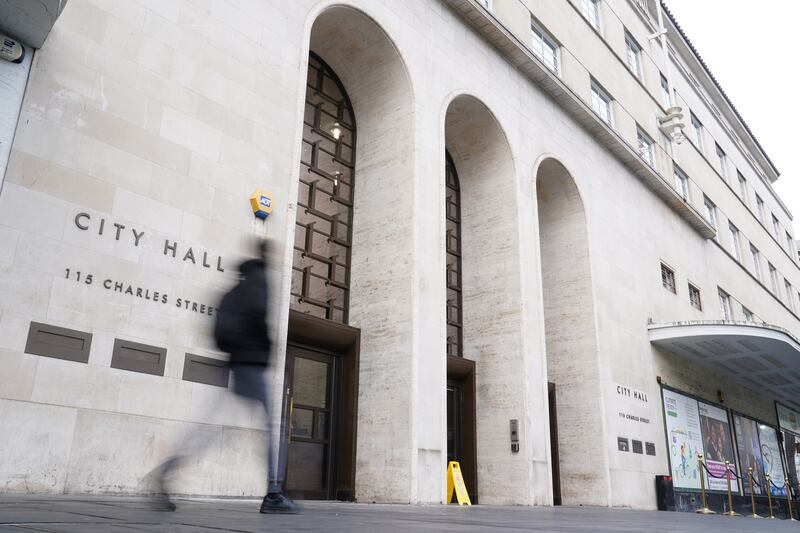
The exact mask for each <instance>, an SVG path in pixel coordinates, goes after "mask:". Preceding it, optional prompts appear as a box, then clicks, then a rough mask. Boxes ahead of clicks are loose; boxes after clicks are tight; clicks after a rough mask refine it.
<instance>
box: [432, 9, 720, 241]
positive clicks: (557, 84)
mask: <svg viewBox="0 0 800 533" xmlns="http://www.w3.org/2000/svg"><path fill="white" fill-rule="evenodd" d="M443 1H444V3H445V4H446V5H447V6H449V7H450V8H451V9H452V10H453V11H454V12H455V13H457V14H458V15H459V16H461V18H462V19H464V21H465V22H466V23H467V24H468V25H469V26H471V27H472V28H473V29H474V30H475V32H476V33H477V34H478V35H480V36H481V37H483V38H484V39H485V40H486V41H487V42H489V43H490V44H491V45H492V46H494V47H495V48H496V49H497V50H498V51H499V53H500V54H501V55H503V57H504V58H505V59H506V60H507V61H508V62H509V63H510V64H511V65H513V66H515V67H516V68H517V69H518V70H519V71H520V72H521V73H523V74H524V75H525V76H526V77H528V78H529V79H530V80H531V81H533V82H534V83H535V84H536V85H538V86H539V87H540V88H541V89H542V90H543V91H544V92H545V93H546V94H548V95H549V96H550V97H551V98H552V99H553V100H555V102H556V103H557V104H559V105H560V106H561V107H562V108H563V109H564V110H565V111H566V112H567V113H568V114H569V115H570V116H571V117H572V118H573V119H575V120H576V122H578V123H579V124H580V125H581V126H582V127H583V128H584V129H585V130H586V131H588V132H589V133H590V134H591V135H592V136H593V137H594V138H595V139H596V140H597V142H599V143H600V144H602V145H603V146H604V147H605V148H607V149H608V150H609V151H610V152H611V153H612V154H614V155H615V156H616V157H617V158H618V159H619V160H620V161H621V162H622V163H623V164H624V165H625V166H626V167H627V168H628V169H629V170H630V171H631V172H633V173H634V174H636V176H637V177H638V178H639V179H640V180H641V181H642V182H643V183H644V184H645V185H646V186H647V187H648V188H649V189H650V190H651V191H653V192H654V193H655V194H657V195H658V196H659V197H660V198H661V199H662V200H664V201H665V202H666V203H667V204H668V205H669V206H670V207H671V208H672V209H673V210H674V211H675V212H676V213H677V214H678V215H679V216H680V217H681V218H683V219H684V220H685V221H686V222H687V223H688V224H689V225H690V226H691V227H692V228H694V229H695V230H696V231H697V232H698V233H700V235H702V236H703V237H705V238H707V239H711V238H714V236H716V229H715V228H714V227H713V226H711V225H710V224H709V223H708V222H707V221H706V219H705V218H704V217H703V215H702V214H701V213H700V212H699V211H698V210H697V209H695V207H694V206H692V205H691V204H690V203H688V202H687V201H686V200H684V199H683V197H682V196H680V194H678V192H677V191H675V189H674V188H673V187H672V185H671V181H670V180H668V179H667V178H665V177H664V176H662V175H661V174H660V173H659V172H658V171H656V170H655V169H654V168H653V167H651V166H650V165H649V164H647V163H646V162H645V161H644V160H643V159H642V158H641V156H640V155H639V154H638V152H637V151H636V149H635V148H634V147H633V146H631V145H630V144H629V143H628V142H627V141H626V140H625V139H624V138H623V137H622V136H621V135H620V134H619V133H618V132H617V131H616V130H614V129H613V128H611V127H610V126H608V124H606V123H605V122H603V120H602V119H601V118H600V117H598V116H597V114H595V113H594V111H592V109H591V108H590V107H589V105H588V103H587V102H585V101H584V100H583V99H582V98H581V97H580V96H579V95H578V94H577V93H576V92H575V91H574V90H572V89H571V88H570V87H569V86H568V85H567V84H566V83H564V81H563V80H562V79H561V78H560V77H558V76H557V75H556V74H555V73H553V72H552V71H551V70H550V69H548V68H547V67H546V66H545V65H544V63H542V62H541V61H540V60H539V59H538V58H537V57H536V56H535V55H534V54H533V52H532V51H531V50H530V48H528V46H527V45H526V44H525V43H523V42H522V41H520V40H519V38H518V37H517V36H516V35H514V33H512V32H511V31H510V30H509V29H508V28H506V27H505V25H504V24H503V23H501V22H500V21H499V20H497V18H495V16H494V15H493V14H492V13H490V12H489V11H487V10H486V9H485V8H484V7H483V6H482V5H480V4H479V3H478V2H477V1H476V0H443Z"/></svg>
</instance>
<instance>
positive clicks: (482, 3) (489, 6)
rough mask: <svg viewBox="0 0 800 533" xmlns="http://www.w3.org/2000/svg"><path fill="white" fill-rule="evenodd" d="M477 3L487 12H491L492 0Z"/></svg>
mask: <svg viewBox="0 0 800 533" xmlns="http://www.w3.org/2000/svg"><path fill="white" fill-rule="evenodd" d="M478 3H479V4H480V5H482V6H483V7H485V8H486V9H488V10H489V11H491V10H492V0H478Z"/></svg>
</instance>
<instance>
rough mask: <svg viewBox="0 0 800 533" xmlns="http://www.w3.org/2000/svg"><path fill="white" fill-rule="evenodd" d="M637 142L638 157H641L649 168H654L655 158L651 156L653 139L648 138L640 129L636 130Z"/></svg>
mask: <svg viewBox="0 0 800 533" xmlns="http://www.w3.org/2000/svg"><path fill="white" fill-rule="evenodd" d="M636 136H637V140H638V145H639V146H638V148H639V155H640V156H642V159H644V160H645V162H646V163H647V164H648V165H650V166H651V167H652V166H654V162H655V157H654V155H653V139H651V138H650V136H649V135H647V134H646V133H645V132H644V131H642V129H641V128H638V130H637V135H636Z"/></svg>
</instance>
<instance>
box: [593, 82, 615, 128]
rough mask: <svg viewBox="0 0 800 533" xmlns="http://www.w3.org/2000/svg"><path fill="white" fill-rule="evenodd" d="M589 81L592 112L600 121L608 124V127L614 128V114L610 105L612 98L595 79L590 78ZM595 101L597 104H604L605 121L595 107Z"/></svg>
mask: <svg viewBox="0 0 800 533" xmlns="http://www.w3.org/2000/svg"><path fill="white" fill-rule="evenodd" d="M590 81H591V87H590V91H591V100H592V101H591V104H592V110H593V111H594V112H595V114H597V116H598V117H600V119H601V120H602V121H603V122H605V123H606V124H608V125H609V126H612V127H613V126H614V113H613V108H612V103H613V102H614V98H613V97H612V96H611V95H610V94H609V93H608V91H606V90H605V89H604V88H603V86H602V85H600V83H598V82H597V80H596V79H594V78H590ZM595 100H597V101H598V102H601V103H604V104H605V105H606V109H607V114H608V117H607V119H606V118H604V117H603V115H602V113H600V111H599V110H598V109H597V108H596V107H595Z"/></svg>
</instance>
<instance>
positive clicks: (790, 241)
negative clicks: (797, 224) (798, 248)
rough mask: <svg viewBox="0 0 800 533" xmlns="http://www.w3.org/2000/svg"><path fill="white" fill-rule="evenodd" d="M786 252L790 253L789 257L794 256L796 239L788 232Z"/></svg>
mask: <svg viewBox="0 0 800 533" xmlns="http://www.w3.org/2000/svg"><path fill="white" fill-rule="evenodd" d="M786 250H787V251H788V252H789V255H792V256H793V255H794V239H793V238H792V234H791V233H789V232H788V231H787V232H786Z"/></svg>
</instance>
